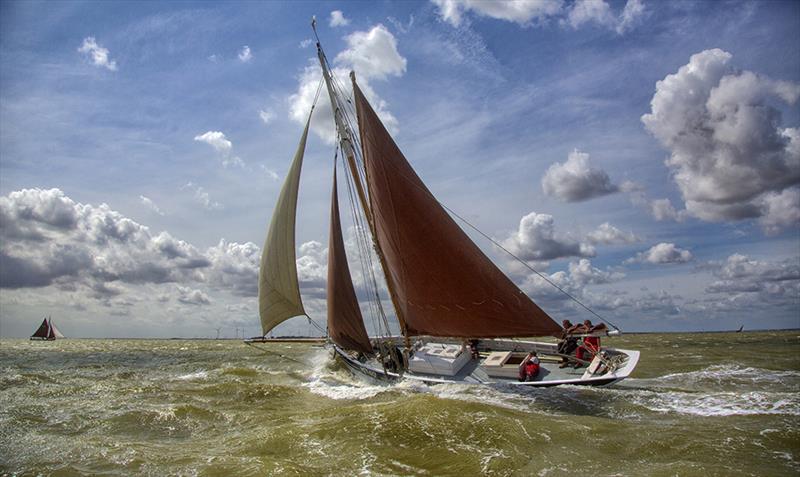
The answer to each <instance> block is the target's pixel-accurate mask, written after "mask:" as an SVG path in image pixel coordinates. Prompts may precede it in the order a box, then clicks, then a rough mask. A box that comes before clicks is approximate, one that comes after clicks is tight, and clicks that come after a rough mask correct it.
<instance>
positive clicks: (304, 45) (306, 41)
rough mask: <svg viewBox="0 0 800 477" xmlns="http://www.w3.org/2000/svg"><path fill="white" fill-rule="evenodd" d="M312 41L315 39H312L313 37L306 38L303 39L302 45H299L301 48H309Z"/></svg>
mask: <svg viewBox="0 0 800 477" xmlns="http://www.w3.org/2000/svg"><path fill="white" fill-rule="evenodd" d="M312 43H314V40H312V39H311V38H306V39H305V40H303V41H301V42H300V45H298V46H299V47H300V48H308V47H309V46H311V44H312Z"/></svg>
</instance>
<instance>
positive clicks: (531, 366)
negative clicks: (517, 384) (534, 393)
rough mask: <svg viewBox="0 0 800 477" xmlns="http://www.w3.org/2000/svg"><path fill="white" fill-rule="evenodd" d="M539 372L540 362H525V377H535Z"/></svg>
mask: <svg viewBox="0 0 800 477" xmlns="http://www.w3.org/2000/svg"><path fill="white" fill-rule="evenodd" d="M537 374H539V363H535V362H533V360H530V361H528V362H527V363H526V364H525V377H533V376H536V375H537Z"/></svg>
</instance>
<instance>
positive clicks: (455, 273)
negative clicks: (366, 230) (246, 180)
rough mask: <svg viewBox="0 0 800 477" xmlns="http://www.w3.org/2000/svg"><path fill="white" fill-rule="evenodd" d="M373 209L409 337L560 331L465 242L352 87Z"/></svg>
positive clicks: (367, 105)
mask: <svg viewBox="0 0 800 477" xmlns="http://www.w3.org/2000/svg"><path fill="white" fill-rule="evenodd" d="M353 90H354V92H355V103H356V112H357V115H358V126H359V132H360V135H361V148H362V152H363V157H364V164H365V168H366V176H367V188H368V190H369V201H370V209H371V213H372V216H373V221H374V228H375V231H374V232H375V234H376V238H377V240H378V244H379V246H380V248H381V251H382V253H383V255H384V263H385V267H386V270H385V272H386V273H387V274H388V275H389V277H387V278H388V279H389V280H388V281H389V282H391V283H393V284H394V294H395V296H394V301H395V307H396V308H398V310H397V311H398V315H399V316H400V318H401V319H402V321H403V322H404V325H405V329H406V334H407V335H431V336H450V337H475V338H478V337H512V336H546V335H554V334H557V333H558V332H559V331H560V329H561V328H560V327H559V326H558V324H556V322H555V321H553V319H552V318H550V317H549V316H548V315H547V314H546V313H545V312H544V311H543V310H542V309H541V308H539V307H538V306H537V305H536V304H535V303H533V301H531V299H530V298H528V296H527V295H525V294H524V293H523V292H522V291H521V290H520V289H519V288H518V287H517V286H516V285H514V283H513V282H512V281H511V280H510V279H509V278H508V277H506V276H505V275H504V274H503V272H501V271H500V270H499V269H498V268H497V267H496V266H495V265H494V264H493V263H492V261H491V260H489V258H487V257H486V255H484V254H483V252H482V251H481V250H480V249H479V248H478V247H477V246H476V245H475V244H474V243H473V242H472V241H471V240H470V239H469V237H467V235H466V234H465V233H464V232H463V231H462V230H461V228H460V227H459V226H458V224H456V223H455V222H454V221H453V219H452V218H450V216H449V215H448V214H447V212H446V211H445V210H444V208H442V206H441V205H440V204H439V203H438V201H437V200H436V199H435V198H434V197H433V195H432V194H431V193H430V191H429V190H428V189H427V188H426V187H425V184H423V183H422V181H421V180H420V178H419V177H418V176H417V174H416V173H415V172H414V170H413V169H412V168H411V165H410V164H409V163H408V161H407V160H406V158H405V157H404V156H403V153H402V152H400V149H399V148H398V147H397V145H396V144H395V142H394V140H393V139H392V137H391V136H390V135H389V133H388V132H387V131H386V128H384V126H383V124H382V123H381V121H380V119H378V116H377V115H376V114H375V111H374V110H373V109H372V107H371V106H370V105H369V103H368V102H367V100H366V98H365V97H364V94H363V93H362V92H361V90H360V89H359V88H358V85H357V84H355V81H353Z"/></svg>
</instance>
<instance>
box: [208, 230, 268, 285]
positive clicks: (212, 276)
mask: <svg viewBox="0 0 800 477" xmlns="http://www.w3.org/2000/svg"><path fill="white" fill-rule="evenodd" d="M205 256H206V258H207V259H208V261H209V262H210V263H211V266H210V267H209V268H208V270H204V272H203V273H204V276H203V278H204V280H206V281H207V282H208V283H210V284H211V285H213V286H215V287H217V288H221V289H226V290H230V291H231V293H233V294H234V295H237V296H258V267H259V264H260V262H261V250H260V249H259V247H258V246H257V245H256V244H254V243H252V242H247V243H236V242H228V241H226V240H225V239H222V240H220V241H219V243H218V244H217V245H216V246H214V247H210V248H209V249H208V250H206V253H205Z"/></svg>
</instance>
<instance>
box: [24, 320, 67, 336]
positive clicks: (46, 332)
mask: <svg viewBox="0 0 800 477" xmlns="http://www.w3.org/2000/svg"><path fill="white" fill-rule="evenodd" d="M56 338H58V339H61V338H64V335H63V334H62V333H61V331H59V330H58V328H56V325H54V324H53V320H52V319H51V318H50V317H47V318H45V319H44V320H42V324H41V325H39V328H37V329H36V331H35V332H34V333H33V335H31V340H32V341H37V340H38V341H54V340H55V339H56Z"/></svg>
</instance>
